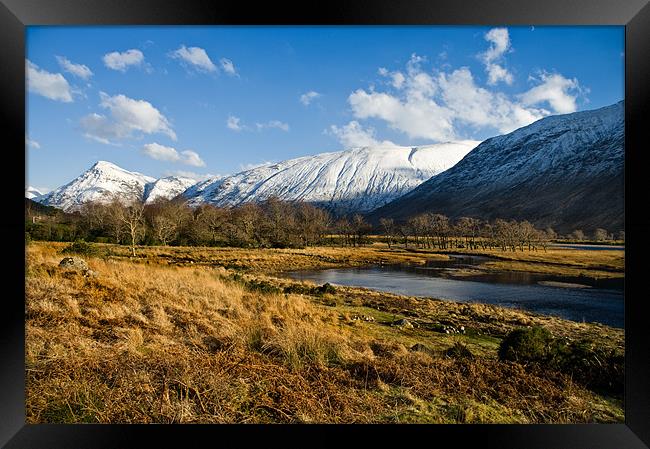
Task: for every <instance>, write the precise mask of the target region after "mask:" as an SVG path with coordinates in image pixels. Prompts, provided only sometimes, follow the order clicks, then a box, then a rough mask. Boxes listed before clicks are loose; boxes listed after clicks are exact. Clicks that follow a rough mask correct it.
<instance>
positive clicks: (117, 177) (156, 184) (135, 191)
mask: <svg viewBox="0 0 650 449" xmlns="http://www.w3.org/2000/svg"><path fill="white" fill-rule="evenodd" d="M193 182H194V181H192V180H190V179H188V178H181V177H175V176H171V177H168V178H161V179H156V178H152V177H151V176H146V175H143V174H142V173H138V172H131V171H128V170H125V169H123V168H121V167H118V166H117V165H115V164H113V163H111V162H106V161H98V162H97V163H95V164H94V165H93V166H92V167H90V168H89V169H88V170H86V171H85V172H83V173H82V174H81V175H79V176H78V177H77V178H75V179H74V180H72V181H71V182H69V183H68V184H66V185H64V186H61V187H59V188H58V189H56V190H54V191H52V192H50V193H48V194H47V195H43V196H42V197H38V198H37V201H38V202H40V203H42V204H45V205H48V206H55V207H58V208H59V209H63V210H65V211H74V210H76V209H79V208H80V207H81V205H82V204H83V203H86V202H90V201H99V202H102V201H104V202H105V201H110V200H111V199H112V198H113V197H117V198H121V199H126V200H128V199H142V200H145V201H146V202H151V201H153V200H155V199H156V198H160V197H164V198H173V197H175V196H177V195H178V194H180V193H182V192H183V191H184V190H185V189H186V188H187V187H189V186H190V185H192V184H193Z"/></svg>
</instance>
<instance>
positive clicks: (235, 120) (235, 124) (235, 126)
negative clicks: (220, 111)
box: [226, 115, 244, 132]
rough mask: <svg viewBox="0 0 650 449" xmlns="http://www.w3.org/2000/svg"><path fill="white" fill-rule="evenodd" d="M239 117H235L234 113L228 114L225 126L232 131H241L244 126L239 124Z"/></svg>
mask: <svg viewBox="0 0 650 449" xmlns="http://www.w3.org/2000/svg"><path fill="white" fill-rule="evenodd" d="M240 123H241V119H240V118H239V117H235V116H234V115H230V116H228V119H227V120H226V126H227V127H228V129H232V130H233V131H237V132H239V131H243V130H244V126H243V125H241V124H240Z"/></svg>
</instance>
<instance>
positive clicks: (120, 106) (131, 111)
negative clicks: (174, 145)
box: [80, 92, 176, 143]
mask: <svg viewBox="0 0 650 449" xmlns="http://www.w3.org/2000/svg"><path fill="white" fill-rule="evenodd" d="M99 95H100V98H101V102H100V106H101V107H102V108H104V109H107V110H108V111H109V113H110V117H107V116H105V115H102V114H97V113H92V114H89V115H86V116H84V117H83V118H82V119H81V122H80V123H81V127H82V129H83V130H84V132H85V135H86V136H87V137H89V138H91V139H94V140H97V141H98V142H102V143H112V141H114V140H119V139H125V138H130V137H132V136H133V135H134V133H144V134H156V133H161V134H166V135H167V136H169V137H170V138H171V139H172V140H176V133H175V132H174V131H173V130H172V128H171V124H170V123H169V120H168V119H167V117H165V116H164V115H163V114H162V113H161V112H160V111H159V110H158V109H156V108H155V107H154V106H153V105H152V104H151V103H149V102H148V101H145V100H134V99H132V98H129V97H126V96H124V95H121V94H120V95H115V96H112V97H111V96H109V95H108V94H106V93H104V92H100V94H99Z"/></svg>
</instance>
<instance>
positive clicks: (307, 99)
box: [300, 90, 321, 106]
mask: <svg viewBox="0 0 650 449" xmlns="http://www.w3.org/2000/svg"><path fill="white" fill-rule="evenodd" d="M320 96H321V94H319V93H318V92H316V91H314V90H310V91H309V92H306V93H304V94H302V95H301V96H300V102H301V103H302V104H304V105H305V106H309V105H310V104H311V102H312V101H314V100H315V99H316V98H318V97H320Z"/></svg>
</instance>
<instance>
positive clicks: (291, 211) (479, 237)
mask: <svg viewBox="0 0 650 449" xmlns="http://www.w3.org/2000/svg"><path fill="white" fill-rule="evenodd" d="M66 216H67V218H66V220H67V221H66V223H65V226H66V229H67V228H70V229H69V230H68V234H69V235H71V236H74V238H75V239H77V238H83V239H87V240H91V241H100V242H101V241H103V242H114V243H119V244H124V245H128V246H129V247H130V248H131V253H132V255H135V251H136V246H137V245H140V244H144V245H170V244H171V245H195V246H237V247H257V248H263V247H276V248H277V247H280V248H283V247H305V246H312V245H341V246H352V247H357V246H362V245H365V244H368V243H370V242H374V241H377V240H380V241H382V240H383V241H384V242H386V243H387V244H388V246H389V247H393V246H395V245H403V246H404V247H405V248H409V247H412V248H421V249H441V250H445V249H452V248H466V249H501V250H503V251H516V250H517V249H519V250H521V251H523V250H529V251H530V250H533V251H534V250H538V249H543V250H545V249H546V247H547V245H548V243H549V242H550V241H552V240H554V239H556V238H557V237H558V235H557V233H556V232H555V231H553V229H550V228H547V229H545V230H541V229H537V228H535V227H534V226H533V225H532V224H531V223H530V222H528V221H515V220H501V219H497V220H493V221H484V220H480V219H477V218H473V217H461V218H459V219H457V220H451V219H449V218H448V217H447V216H445V215H442V214H434V213H423V214H419V215H415V216H412V217H410V218H409V219H408V220H406V221H404V222H399V223H398V222H395V221H394V220H393V219H391V218H382V219H380V220H379V225H378V226H375V227H373V226H371V225H370V224H369V223H368V222H366V221H365V219H364V218H363V216H362V215H360V214H355V215H353V216H346V217H340V218H338V219H335V218H334V217H333V216H332V215H330V214H329V213H328V212H327V211H326V210H324V209H321V208H318V207H316V206H313V205H311V204H308V203H301V202H286V201H281V200H279V199H277V198H270V199H268V200H266V201H264V202H261V203H245V204H243V205H240V206H236V207H226V208H221V207H215V206H212V205H201V206H199V207H196V208H192V207H189V206H188V205H187V203H186V202H184V201H182V200H179V199H174V200H167V199H159V200H157V201H156V202H154V203H151V204H144V203H143V202H141V201H132V202H130V203H124V200H123V199H122V200H121V201H120V200H118V199H113V200H112V201H110V202H107V203H106V202H104V203H101V202H93V203H86V204H85V205H84V206H83V207H82V208H81V210H80V211H79V212H77V213H75V214H66ZM71 217H73V219H71ZM74 217H76V218H74ZM31 221H34V220H31ZM50 225H51V224H50V223H47V226H50ZM30 226H32V228H31V229H32V231H34V230H38V229H37V227H38V226H39V223H31V224H30ZM48 230H49V228H48ZM51 235H52V233H51V232H47V233H46V234H45V235H43V233H41V238H45V239H48V237H47V236H51ZM569 237H570V238H577V239H578V240H580V239H582V238H584V237H585V236H584V233H582V231H579V230H577V231H574V232H573V233H572V234H570V235H569ZM595 237H598V238H600V239H605V238H611V237H612V236H611V234H608V233H607V232H606V231H605V230H603V229H598V230H597V232H596V233H595ZM37 238H38V237H37ZM623 238H624V236H623Z"/></svg>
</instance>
